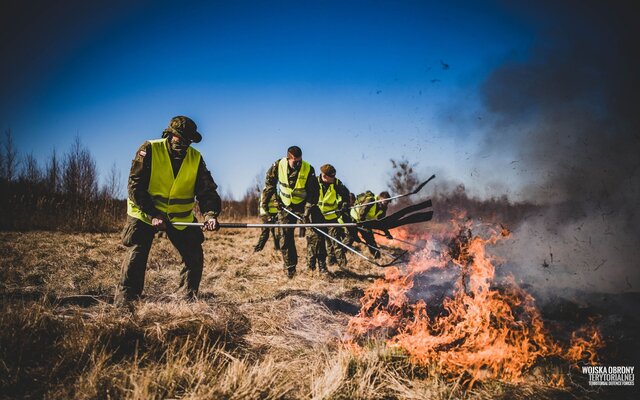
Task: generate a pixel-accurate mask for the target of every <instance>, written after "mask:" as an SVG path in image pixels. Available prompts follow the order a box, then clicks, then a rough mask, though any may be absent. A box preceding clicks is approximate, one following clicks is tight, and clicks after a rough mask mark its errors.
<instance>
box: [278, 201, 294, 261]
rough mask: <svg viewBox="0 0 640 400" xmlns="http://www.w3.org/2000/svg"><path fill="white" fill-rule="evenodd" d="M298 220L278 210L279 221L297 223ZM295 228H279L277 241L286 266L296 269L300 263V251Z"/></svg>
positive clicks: (281, 222)
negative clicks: (297, 248)
mask: <svg viewBox="0 0 640 400" xmlns="http://www.w3.org/2000/svg"><path fill="white" fill-rule="evenodd" d="M297 222H298V220H297V219H296V218H295V217H294V216H293V215H290V214H288V213H287V212H285V211H280V212H278V223H280V224H295V223H297ZM294 229H295V228H277V229H276V241H277V242H278V246H279V247H280V252H281V253H282V261H283V262H284V267H285V268H286V269H288V270H292V271H295V270H296V265H297V264H298V252H297V250H296V241H295V238H294V236H293V234H294V232H293V231H294Z"/></svg>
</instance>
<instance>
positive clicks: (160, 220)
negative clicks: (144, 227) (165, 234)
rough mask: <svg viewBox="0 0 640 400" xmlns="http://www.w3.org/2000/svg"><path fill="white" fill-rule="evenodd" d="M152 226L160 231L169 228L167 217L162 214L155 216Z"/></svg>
mask: <svg viewBox="0 0 640 400" xmlns="http://www.w3.org/2000/svg"><path fill="white" fill-rule="evenodd" d="M151 226H153V227H154V228H156V229H157V230H159V231H164V230H165V229H167V217H166V216H164V215H162V214H158V215H156V216H155V217H152V218H151Z"/></svg>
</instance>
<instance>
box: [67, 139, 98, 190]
mask: <svg viewBox="0 0 640 400" xmlns="http://www.w3.org/2000/svg"><path fill="white" fill-rule="evenodd" d="M97 181H98V172H97V170H96V163H95V161H94V160H93V157H92V156H91V153H90V152H89V150H88V149H86V148H85V147H84V146H83V145H82V142H81V141H80V137H79V136H76V137H75V140H74V142H73V144H72V145H71V149H70V150H69V152H68V153H67V154H66V156H65V160H64V166H63V171H62V185H63V189H64V191H65V193H67V194H69V195H71V196H73V197H77V198H82V199H90V198H94V197H95V196H96V195H97V194H98V183H97Z"/></svg>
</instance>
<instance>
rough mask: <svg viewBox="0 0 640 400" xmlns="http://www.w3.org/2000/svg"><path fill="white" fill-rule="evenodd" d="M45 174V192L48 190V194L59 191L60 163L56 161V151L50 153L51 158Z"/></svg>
mask: <svg viewBox="0 0 640 400" xmlns="http://www.w3.org/2000/svg"><path fill="white" fill-rule="evenodd" d="M45 174H46V176H45V180H46V185H47V190H49V192H50V193H56V192H58V191H60V161H58V157H57V154H56V149H53V150H52V151H51V158H50V159H49V164H48V165H47V170H46V172H45Z"/></svg>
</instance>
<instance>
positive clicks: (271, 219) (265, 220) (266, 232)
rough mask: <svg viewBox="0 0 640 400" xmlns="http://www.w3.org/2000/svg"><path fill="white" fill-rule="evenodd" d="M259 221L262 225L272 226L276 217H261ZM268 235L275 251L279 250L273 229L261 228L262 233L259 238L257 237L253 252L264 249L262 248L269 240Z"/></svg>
mask: <svg viewBox="0 0 640 400" xmlns="http://www.w3.org/2000/svg"><path fill="white" fill-rule="evenodd" d="M260 219H261V220H262V223H263V224H272V223H274V222H275V220H276V216H275V215H274V216H271V215H263V216H262V217H260ZM269 234H271V236H272V237H273V247H274V249H275V250H280V247H279V245H278V240H277V238H276V229H275V228H262V231H261V232H260V237H258V243H256V246H255V250H256V251H260V250H262V249H264V246H265V245H266V244H267V241H268V240H269Z"/></svg>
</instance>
